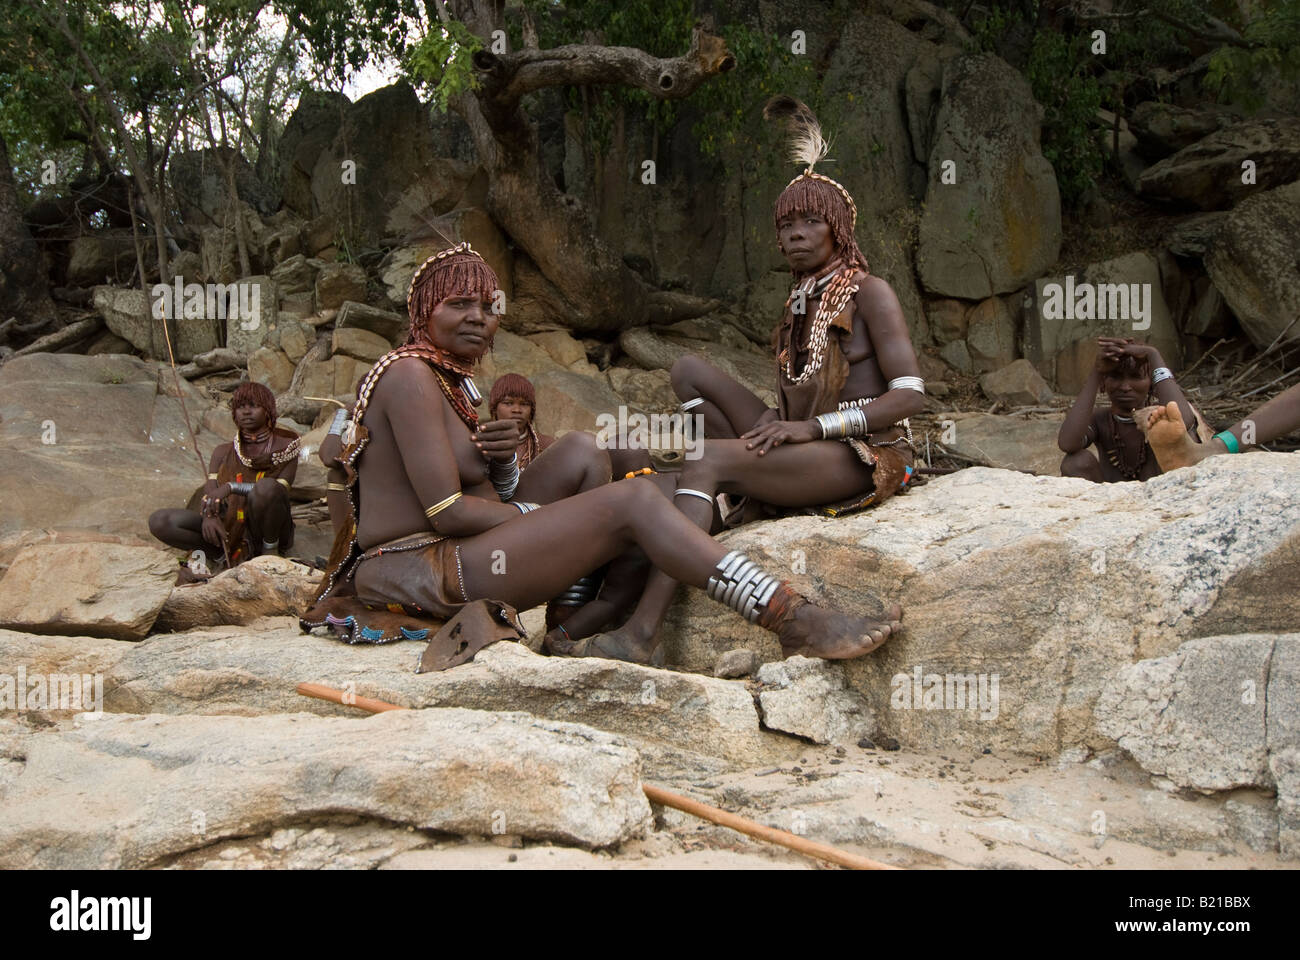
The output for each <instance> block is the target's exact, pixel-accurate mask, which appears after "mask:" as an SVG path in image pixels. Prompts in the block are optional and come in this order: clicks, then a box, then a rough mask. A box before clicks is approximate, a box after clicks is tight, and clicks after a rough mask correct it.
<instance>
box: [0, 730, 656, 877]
mask: <svg viewBox="0 0 1300 960" xmlns="http://www.w3.org/2000/svg"><path fill="white" fill-rule="evenodd" d="M0 756H2V757H4V758H5V759H9V760H14V759H16V760H18V761H20V762H21V763H22V771H21V773H19V774H18V775H17V777H16V778H13V779H12V780H11V781H10V783H9V786H8V788H7V789H4V790H3V793H0V867H3V868H5V869H31V868H53V869H121V868H126V869H131V868H142V867H152V866H161V865H165V864H166V863H167V862H168V861H169V860H170V859H171V858H174V857H176V856H177V855H179V854H182V853H184V852H185V851H188V850H194V849H197V848H199V847H203V846H206V845H208V844H211V843H214V842H216V841H219V840H221V839H223V838H227V837H235V836H248V835H256V834H258V833H262V832H269V831H270V830H272V829H274V828H275V827H277V826H279V825H291V824H293V823H296V822H302V821H304V820H307V819H309V818H311V817H313V816H317V817H319V816H323V815H339V814H352V815H357V816H361V817H365V818H371V819H375V820H379V821H386V822H389V823H397V824H405V825H409V826H411V827H414V828H416V829H420V830H436V831H442V832H447V833H459V834H475V835H483V836H485V835H490V834H493V833H505V832H508V833H510V834H514V835H518V836H523V837H531V838H536V839H549V840H558V841H561V842H564V843H570V844H576V845H578V846H583V847H604V846H609V845H611V844H617V843H620V842H622V841H625V840H628V839H630V838H631V837H634V836H637V835H639V834H641V833H643V832H644V831H645V829H646V828H647V827H648V826H649V824H650V806H649V804H648V803H647V801H646V798H645V795H644V794H643V793H642V791H641V783H640V760H639V758H638V756H637V754H636V752H635V751H633V750H631V749H629V748H628V747H626V746H624V745H623V744H622V743H621V742H620V741H619V740H618V739H617V738H615V737H611V736H610V735H608V734H605V733H601V732H599V731H597V730H592V729H590V728H588V727H582V726H580V725H577V724H566V723H554V722H550V721H545V720H538V719H536V718H534V717H531V716H528V715H527V714H522V713H499V714H492V713H482V712H479V711H473V710H409V711H405V710H404V711H394V712H390V713H387V714H380V715H378V716H374V717H369V718H365V719H352V720H348V719H341V718H330V717H316V716H311V715H308V714H295V715H290V716H276V717H251V718H246V717H171V716H114V715H111V714H104V715H94V714H87V715H85V716H83V718H82V720H81V722H80V724H79V726H78V727H77V728H76V729H73V730H69V731H62V732H58V733H43V734H35V735H31V736H28V737H14V736H8V737H0Z"/></svg>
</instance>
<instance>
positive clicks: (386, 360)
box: [343, 343, 478, 446]
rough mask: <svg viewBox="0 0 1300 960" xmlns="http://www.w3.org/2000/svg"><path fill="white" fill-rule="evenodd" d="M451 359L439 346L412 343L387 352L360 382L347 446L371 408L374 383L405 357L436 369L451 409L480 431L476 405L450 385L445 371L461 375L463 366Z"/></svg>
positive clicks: (345, 437)
mask: <svg viewBox="0 0 1300 960" xmlns="http://www.w3.org/2000/svg"><path fill="white" fill-rule="evenodd" d="M450 356H451V355H450V354H448V353H447V352H446V351H445V350H441V349H439V348H438V347H433V346H430V345H428V344H424V343H413V344H408V345H407V346H404V347H398V348H397V349H396V350H390V351H389V352H388V353H386V354H384V355H383V356H382V357H380V358H379V360H378V362H376V363H375V365H374V366H373V367H371V368H370V372H369V373H367V374H366V378H365V380H363V381H362V382H361V389H360V390H359V391H358V392H357V405H356V409H355V410H354V411H353V414H352V425H351V426H350V427H348V432H347V434H346V436H344V438H343V443H344V446H350V445H351V444H352V443H353V442H355V440H356V435H357V429H358V428H359V427H360V426H361V420H362V418H363V417H364V416H365V413H366V408H367V407H368V406H369V405H370V395H371V394H372V393H374V390H375V384H377V383H378V382H379V378H380V377H382V376H383V375H384V371H386V370H387V369H388V368H389V366H390V365H391V364H393V363H394V362H395V361H397V360H402V359H405V358H406V357H416V358H418V359H420V360H423V361H425V362H426V363H428V364H429V365H430V366H431V367H432V368H433V372H434V374H435V375H436V376H437V378H438V387H439V388H440V389H441V390H442V393H443V396H445V397H446V398H447V401H448V402H449V403H450V404H451V406H452V409H453V410H455V411H456V415H457V416H458V417H460V419H461V420H462V421H463V422H464V424H465V426H467V427H469V428H470V430H471V431H473V430H477V429H478V413H477V412H476V411H475V410H474V408H473V406H471V405H470V403H469V401H468V398H467V397H466V396H465V391H464V388H463V387H462V388H461V389H460V390H459V391H455V390H453V389H452V386H451V384H449V383H448V382H447V378H446V376H445V372H446V369H447V368H448V367H449V368H450V372H452V373H460V369H458V368H460V367H462V366H463V364H455V365H454V366H453V365H452V364H450V363H448V362H447V358H449V357H450Z"/></svg>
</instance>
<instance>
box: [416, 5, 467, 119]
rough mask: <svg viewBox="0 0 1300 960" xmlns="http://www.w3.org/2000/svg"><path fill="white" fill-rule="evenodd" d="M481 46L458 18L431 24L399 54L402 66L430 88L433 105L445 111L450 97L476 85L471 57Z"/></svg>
mask: <svg viewBox="0 0 1300 960" xmlns="http://www.w3.org/2000/svg"><path fill="white" fill-rule="evenodd" d="M482 48H483V41H481V40H480V39H479V38H478V37H476V36H474V34H472V33H471V32H470V29H469V27H467V26H465V24H463V23H461V22H460V21H459V20H452V21H450V22H449V23H447V24H442V23H436V24H431V25H430V27H429V32H428V33H427V34H425V35H424V36H423V37H421V38H420V39H419V40H418V41H417V42H416V43H415V44H413V45H412V46H411V47H410V48H409V50H408V51H407V52H406V55H405V56H404V57H403V58H402V69H403V70H404V71H405V72H406V74H407V75H408V76H410V77H411V78H412V79H414V80H416V81H417V82H418V83H420V84H422V85H425V86H427V87H428V88H429V89H430V91H431V92H432V94H433V102H434V105H435V106H437V107H438V109H439V110H441V111H443V112H444V113H445V112H446V110H447V102H448V100H449V99H450V98H452V97H454V96H456V95H457V94H459V93H463V92H464V91H466V90H472V89H473V88H474V87H475V86H476V81H475V78H474V67H473V63H472V60H471V58H472V57H473V56H474V52H475V51H477V50H481V49H482Z"/></svg>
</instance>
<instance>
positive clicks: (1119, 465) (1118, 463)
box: [1106, 413, 1147, 480]
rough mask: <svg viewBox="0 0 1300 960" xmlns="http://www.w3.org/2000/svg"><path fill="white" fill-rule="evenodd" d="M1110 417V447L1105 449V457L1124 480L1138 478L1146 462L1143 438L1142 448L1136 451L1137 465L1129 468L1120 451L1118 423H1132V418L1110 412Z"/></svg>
mask: <svg viewBox="0 0 1300 960" xmlns="http://www.w3.org/2000/svg"><path fill="white" fill-rule="evenodd" d="M1110 419H1111V430H1110V436H1111V445H1110V449H1109V450H1107V451H1106V459H1108V460H1109V461H1110V465H1111V466H1112V467H1114V468H1115V469H1116V470H1118V471H1119V475H1120V476H1121V477H1123V478H1124V479H1125V480H1136V479H1137V478H1138V475H1139V474H1140V473H1141V472H1142V468H1143V467H1145V466H1146V463H1147V445H1146V441H1145V440H1144V441H1143V442H1142V449H1140V450H1139V451H1138V462H1137V466H1136V467H1132V468H1130V467H1129V465H1128V458H1127V457H1126V456H1125V455H1124V453H1123V452H1121V447H1122V446H1123V445H1124V444H1123V441H1122V440H1121V439H1120V435H1119V425H1120V424H1121V423H1132V422H1133V420H1132V418H1130V417H1121V416H1119V415H1117V414H1115V413H1111V415H1110Z"/></svg>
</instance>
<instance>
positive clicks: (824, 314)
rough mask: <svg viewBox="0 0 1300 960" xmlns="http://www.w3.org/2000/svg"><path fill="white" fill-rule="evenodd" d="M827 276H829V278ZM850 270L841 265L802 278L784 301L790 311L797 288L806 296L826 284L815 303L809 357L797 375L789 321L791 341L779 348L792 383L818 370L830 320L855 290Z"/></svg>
mask: <svg viewBox="0 0 1300 960" xmlns="http://www.w3.org/2000/svg"><path fill="white" fill-rule="evenodd" d="M826 277H830V279H829V280H827V279H826ZM852 281H853V269H852V268H851V267H841V268H839V269H838V270H836V269H834V268H833V269H832V272H831V273H829V274H826V275H824V276H822V277H820V278H814V277H809V278H808V279H807V280H804V282H803V283H801V284H800V285H799V286H797V287H795V288H794V290H792V291H790V296H789V298H788V299H787V300H786V302H785V306H786V309H787V310H789V308H790V304H791V303H793V302H794V298H795V295H796V294H797V293H799V292H800V291H803V293H804V294H805V296H806V295H808V294H810V293H813V292H815V290H816V289H817V287H818V286H820V285H821V284H822V283H825V288H824V291H823V293H822V295H821V300H820V301H819V302H818V304H817V316H816V317H815V318H814V319H813V325H812V332H811V333H810V334H809V337H808V359H807V361H806V362H805V363H804V367H803V370H802V371H800V373H799V374H798V376H796V375H795V372H794V362H795V354H796V353H797V352H798V351H797V345H796V343H795V332H794V322H793V320H792V321H791V323H790V343H789V344H788V345H787V346H786V348H785V349H784V350H782V351H781V355H780V357H778V362H779V363H780V364H781V366H783V367H784V368H785V375H786V379H788V380H789V381H790V382H791V383H805V382H806V381H807V380H808V378H809V377H811V376H812V375H813V374H815V373H816V372H817V371H818V370H820V369H821V366H822V361H823V360H824V359H825V356H826V337H827V333H828V331H829V330H830V326H831V321H833V320H834V319H835V318H836V317H838V316H839V315H840V313H841V311H843V310H844V308H845V307H846V306H848V302H849V300H850V298H852V296H853V295H854V294H855V293H857V292H858V285H857V284H856V283H853V282H852Z"/></svg>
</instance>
